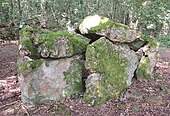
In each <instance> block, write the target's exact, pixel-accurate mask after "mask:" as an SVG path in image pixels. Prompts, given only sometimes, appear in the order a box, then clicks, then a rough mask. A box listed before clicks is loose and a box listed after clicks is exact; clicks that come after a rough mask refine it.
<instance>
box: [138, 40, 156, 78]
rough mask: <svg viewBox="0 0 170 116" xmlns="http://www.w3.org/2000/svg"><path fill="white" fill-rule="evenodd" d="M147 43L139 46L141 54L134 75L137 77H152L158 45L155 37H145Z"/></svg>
mask: <svg viewBox="0 0 170 116" xmlns="http://www.w3.org/2000/svg"><path fill="white" fill-rule="evenodd" d="M145 41H147V44H146V45H145V46H144V47H143V48H141V50H142V51H143V54H144V55H143V56H142V58H141V59H140V62H139V65H138V68H137V71H136V76H137V78H138V79H140V78H144V79H151V78H153V72H154V68H155V66H156V62H157V57H158V46H159V43H158V42H157V41H156V39H155V38H145Z"/></svg>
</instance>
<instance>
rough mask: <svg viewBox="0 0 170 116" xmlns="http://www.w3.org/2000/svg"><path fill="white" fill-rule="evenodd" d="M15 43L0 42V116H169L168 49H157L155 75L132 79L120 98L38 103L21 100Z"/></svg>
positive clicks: (169, 64)
mask: <svg viewBox="0 0 170 116" xmlns="http://www.w3.org/2000/svg"><path fill="white" fill-rule="evenodd" d="M17 48H18V47H17V44H15V43H5V44H4V43H0V116H169V115H170V48H161V49H160V50H159V58H158V62H157V65H156V71H155V78H154V79H151V80H149V81H146V80H136V79H134V80H133V84H132V85H131V86H130V87H129V88H128V89H127V92H126V93H125V95H124V97H122V98H120V99H117V100H109V101H107V102H106V103H105V104H102V105H100V106H95V107H94V106H90V105H88V104H85V103H84V102H83V101H82V99H81V98H80V99H65V100H62V101H58V102H48V103H45V104H42V105H39V106H34V105H27V104H23V103H22V102H21V98H20V90H19V86H18V83H17V81H16V80H17V79H16V78H17V71H16V61H17V53H18V50H17Z"/></svg>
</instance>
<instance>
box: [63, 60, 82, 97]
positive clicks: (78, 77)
mask: <svg viewBox="0 0 170 116" xmlns="http://www.w3.org/2000/svg"><path fill="white" fill-rule="evenodd" d="M82 71H83V64H82V63H81V62H80V61H79V60H74V61H72V62H71V64H70V67H69V70H67V71H66V72H64V76H65V78H64V79H65V81H66V83H67V87H66V88H65V90H64V91H63V96H71V97H78V96H80V95H82V92H83V89H84V87H83V86H84V85H83V81H82V77H83V75H82Z"/></svg>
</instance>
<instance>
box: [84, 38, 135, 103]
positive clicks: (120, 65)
mask: <svg viewBox="0 0 170 116" xmlns="http://www.w3.org/2000/svg"><path fill="white" fill-rule="evenodd" d="M137 64H138V58H137V55H136V54H135V52H134V51H132V50H130V49H129V47H128V46H127V45H117V44H113V43H112V42H110V41H109V40H107V39H106V38H104V37H103V38H100V39H99V40H97V41H95V42H94V43H92V44H91V45H89V46H88V47H87V50H86V63H85V67H86V69H87V70H90V72H91V75H89V76H88V78H87V80H86V92H85V94H84V100H85V101H86V102H87V103H90V104H92V105H96V104H101V103H103V102H104V101H106V100H108V99H110V98H118V97H119V95H120V94H121V93H122V92H123V91H124V90H125V88H126V87H128V86H129V85H131V83H132V77H133V76H134V72H135V70H136V68H137Z"/></svg>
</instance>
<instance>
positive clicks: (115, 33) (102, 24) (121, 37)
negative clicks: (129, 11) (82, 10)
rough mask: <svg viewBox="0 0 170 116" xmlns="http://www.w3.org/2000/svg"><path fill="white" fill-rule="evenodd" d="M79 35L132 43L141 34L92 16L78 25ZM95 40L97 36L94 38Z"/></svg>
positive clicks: (104, 18) (100, 17)
mask: <svg viewBox="0 0 170 116" xmlns="http://www.w3.org/2000/svg"><path fill="white" fill-rule="evenodd" d="M79 31H80V33H81V34H85V36H87V37H89V34H90V35H91V36H92V34H93V36H96V35H98V36H104V37H106V38H107V39H110V40H111V41H113V42H120V43H123V42H124V43H127V42H133V41H135V40H136V39H138V38H139V37H140V36H141V33H139V32H136V31H135V30H130V29H129V28H128V26H126V25H124V24H121V23H117V22H114V21H112V20H110V19H108V18H106V17H102V16H98V15H94V16H88V17H86V18H85V19H84V20H83V21H82V23H80V25H79ZM96 39H98V38H97V36H96Z"/></svg>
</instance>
